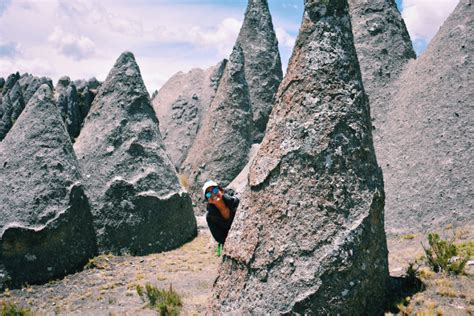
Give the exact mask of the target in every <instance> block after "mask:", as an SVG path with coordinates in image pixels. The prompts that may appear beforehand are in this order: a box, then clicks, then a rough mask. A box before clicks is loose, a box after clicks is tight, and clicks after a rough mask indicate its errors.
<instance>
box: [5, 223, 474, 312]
mask: <svg viewBox="0 0 474 316" xmlns="http://www.w3.org/2000/svg"><path fill="white" fill-rule="evenodd" d="M198 227H199V234H198V236H197V237H196V238H195V239H194V240H193V241H191V242H189V243H187V244H185V245H184V246H182V247H181V248H179V249H176V250H173V251H168V252H164V253H158V254H151V255H148V256H143V257H132V256H99V257H96V258H94V260H93V261H92V262H91V267H90V268H88V269H85V270H84V271H82V272H78V273H76V274H73V275H69V276H67V277H65V278H64V279H61V280H56V281H51V282H49V283H48V284H44V285H31V286H26V287H24V288H22V289H16V290H7V291H5V292H3V293H2V294H0V302H1V301H6V302H14V303H15V304H16V305H17V306H23V307H27V308H29V309H31V310H32V312H33V313H34V314H35V315H36V314H40V315H55V314H62V315H156V314H157V311H155V310H152V309H150V308H148V307H147V306H146V305H147V304H146V303H145V302H143V301H142V300H141V299H140V297H139V295H138V293H137V290H136V286H137V285H142V286H144V285H145V284H146V283H151V284H153V285H155V286H157V287H158V288H165V289H168V288H169V287H170V286H172V288H173V289H174V290H175V291H177V292H178V293H179V294H180V295H181V297H182V299H183V308H182V310H181V314H183V315H202V314H205V313H206V308H207V301H208V298H209V297H210V295H211V289H212V284H213V281H214V279H215V277H216V274H217V269H218V264H219V260H220V258H219V257H217V255H216V244H215V243H214V241H213V240H212V237H211V236H210V234H209V231H208V230H207V228H206V225H205V222H204V219H203V218H202V217H200V218H198ZM459 231H461V232H460V233H459ZM458 235H459V236H458V237H460V238H459V240H461V241H465V240H474V231H473V230H472V227H465V228H463V229H461V230H458ZM421 242H423V243H424V244H425V245H426V244H427V242H426V240H425V239H424V235H421V234H419V235H417V234H413V235H406V236H391V237H390V239H389V240H388V247H389V263H390V274H391V275H392V276H393V277H399V276H403V275H404V274H405V272H406V269H407V266H408V263H409V262H413V261H414V260H415V258H416V257H417V256H418V257H421V256H422V254H423V249H422V246H421ZM420 269H421V270H420V271H421V273H420V274H421V276H422V277H421V279H422V281H423V283H424V284H425V286H424V288H425V289H424V291H421V292H418V293H416V294H414V295H413V296H411V297H410V298H409V300H406V301H405V304H404V305H400V307H401V310H400V312H399V314H401V315H474V262H471V265H469V266H468V267H467V271H468V274H467V275H465V276H458V277H452V276H447V275H442V274H434V273H430V272H429V271H428V270H427V269H424V268H422V267H421V268H420Z"/></svg>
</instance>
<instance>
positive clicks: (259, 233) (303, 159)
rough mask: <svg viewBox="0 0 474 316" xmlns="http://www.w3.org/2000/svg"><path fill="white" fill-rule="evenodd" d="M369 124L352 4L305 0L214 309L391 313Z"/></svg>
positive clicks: (223, 265)
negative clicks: (387, 306)
mask: <svg viewBox="0 0 474 316" xmlns="http://www.w3.org/2000/svg"><path fill="white" fill-rule="evenodd" d="M371 129H372V127H371V122H370V113H369V106H368V102H367V98H366V95H365V93H364V89H363V86H362V82H361V76H360V70H359V65H358V61H357V56H356V52H355V48H354V44H353V39H352V31H351V25H350V18H349V13H348V5H347V2H346V1H345V0H319V1H315V0H312V1H311V0H307V1H305V13H304V17H303V22H302V26H301V29H300V33H299V36H298V39H297V41H296V45H295V48H294V51H293V55H292V57H291V60H290V63H289V67H288V72H287V74H286V76H285V78H284V80H283V82H282V84H281V86H280V89H279V92H278V97H277V102H276V104H275V107H274V109H273V111H272V114H271V117H270V120H269V123H268V127H267V132H266V134H265V137H264V139H263V141H262V144H261V147H260V149H259V151H258V153H257V156H256V158H255V160H254V161H253V163H252V165H251V167H250V172H249V189H248V190H246V192H245V193H244V196H243V197H242V200H241V201H242V202H241V206H240V207H239V211H238V213H237V215H236V218H235V220H234V224H233V226H232V228H231V231H230V234H229V237H228V239H227V241H226V247H225V250H224V256H223V259H222V263H221V266H220V269H219V274H218V277H217V279H216V281H215V284H214V288H213V298H212V302H211V309H212V312H215V313H225V312H231V311H233V312H237V313H244V314H246V313H249V314H280V313H298V314H307V315H325V314H334V315H336V314H341V315H348V314H353V315H358V314H380V313H382V311H383V310H382V307H383V304H384V297H385V290H386V282H387V279H388V264H387V247H386V238H385V233H384V219H383V218H384V214H383V213H384V212H383V208H384V192H383V179H382V172H381V169H380V168H379V167H378V165H377V161H376V158H375V152H374V147H373V142H372V135H371ZM368 276H370V277H368Z"/></svg>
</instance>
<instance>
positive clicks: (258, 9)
mask: <svg viewBox="0 0 474 316" xmlns="http://www.w3.org/2000/svg"><path fill="white" fill-rule="evenodd" d="M237 42H238V43H239V45H240V46H241V47H242V50H243V51H244V56H245V78H246V80H247V84H248V87H249V94H250V102H251V105H252V112H253V126H254V128H253V141H254V142H260V141H261V140H262V138H263V135H264V133H265V128H266V126H267V122H268V117H269V116H270V112H271V110H272V108H273V104H274V103H275V95H276V93H277V90H278V86H279V85H280V82H281V79H282V77H283V72H282V67H281V60H280V53H279V51H278V41H277V38H276V35H275V31H274V29H273V23H272V17H271V15H270V10H269V9H268V3H267V0H249V2H248V6H247V10H246V12H245V18H244V22H243V24H242V28H241V29H240V33H239V37H238V38H237Z"/></svg>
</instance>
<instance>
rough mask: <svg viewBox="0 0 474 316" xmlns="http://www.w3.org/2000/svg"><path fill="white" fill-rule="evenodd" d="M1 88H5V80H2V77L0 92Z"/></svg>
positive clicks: (0, 78) (1, 78) (0, 79)
mask: <svg viewBox="0 0 474 316" xmlns="http://www.w3.org/2000/svg"><path fill="white" fill-rule="evenodd" d="M3 86H5V79H3V77H0V90H3Z"/></svg>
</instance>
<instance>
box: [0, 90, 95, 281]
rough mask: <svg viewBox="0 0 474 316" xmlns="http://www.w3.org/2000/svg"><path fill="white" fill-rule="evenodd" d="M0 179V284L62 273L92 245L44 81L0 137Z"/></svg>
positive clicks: (85, 206)
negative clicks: (5, 132) (12, 123)
mask: <svg viewBox="0 0 474 316" xmlns="http://www.w3.org/2000/svg"><path fill="white" fill-rule="evenodd" d="M0 187H1V188H2V190H0V213H1V214H2V216H1V217H0V287H3V286H8V287H11V286H20V285H23V284H24V283H28V284H33V283H40V282H45V281H47V280H49V279H52V278H58V277H61V276H64V275H65V274H67V273H71V272H74V271H76V270H79V269H81V268H82V267H83V266H84V264H85V263H86V262H87V260H88V259H89V258H90V257H92V256H93V255H94V254H95V253H96V242H95V234H94V230H93V229H92V216H91V213H90V207H89V202H88V200H87V197H86V196H85V194H84V190H83V187H82V184H81V177H80V174H79V165H78V163H77V159H76V156H75V154H74V151H73V148H72V144H71V142H70V140H69V137H68V136H67V133H66V130H65V128H64V125H63V123H62V120H61V117H60V115H59V112H58V110H57V108H56V105H55V104H54V102H53V98H52V92H51V89H50V88H49V87H48V85H46V84H43V85H42V86H41V87H40V88H39V89H38V91H37V92H36V93H35V94H34V96H33V97H32V98H31V100H30V102H29V103H28V105H27V106H26V108H25V110H24V111H23V113H22V114H21V115H20V117H19V118H18V121H17V122H16V124H15V125H14V126H13V128H12V129H11V131H10V132H9V133H8V135H7V136H6V138H5V139H4V140H3V142H2V143H0ZM1 283H3V284H1Z"/></svg>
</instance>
